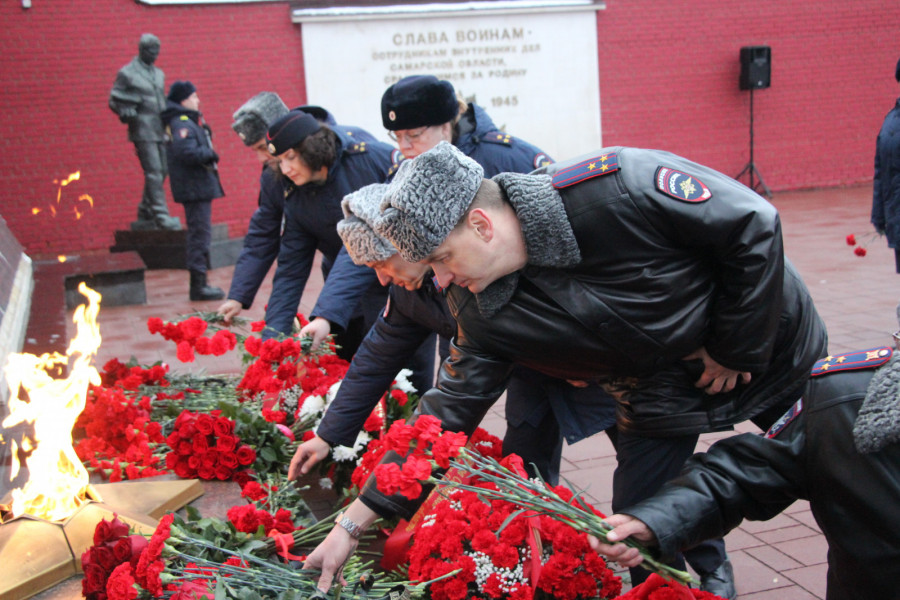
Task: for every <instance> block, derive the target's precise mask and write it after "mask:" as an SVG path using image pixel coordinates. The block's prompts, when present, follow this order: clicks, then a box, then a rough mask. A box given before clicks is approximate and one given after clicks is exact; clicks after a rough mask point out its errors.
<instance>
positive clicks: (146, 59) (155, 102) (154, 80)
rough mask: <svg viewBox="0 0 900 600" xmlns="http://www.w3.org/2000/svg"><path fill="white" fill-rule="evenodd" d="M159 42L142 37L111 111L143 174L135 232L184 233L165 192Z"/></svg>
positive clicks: (163, 101) (115, 89) (123, 73)
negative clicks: (124, 126)
mask: <svg viewBox="0 0 900 600" xmlns="http://www.w3.org/2000/svg"><path fill="white" fill-rule="evenodd" d="M159 47H160V43H159V38H158V37H156V36H155V35H153V34H152V33H145V34H144V35H142V36H141V40H140V43H139V44H138V55H137V56H135V57H134V58H133V59H132V60H131V62H130V63H128V64H127V65H125V66H124V67H122V68H121V69H119V73H118V74H117V75H116V81H115V83H114V84H113V88H112V91H111V92H110V94H109V108H110V109H112V111H113V112H114V113H116V114H117V115H119V120H120V121H122V122H123V123H125V124H127V125H128V139H129V140H131V141H132V142H133V143H134V148H135V151H136V153H137V156H138V160H140V161H141V168H142V169H143V170H144V194H143V197H142V198H141V202H140V204H138V215H137V221H134V222H133V223H132V224H131V229H133V230H144V229H176V230H177V229H181V222H180V221H179V220H178V218H177V217H172V216H170V215H169V209H168V207H167V206H166V194H165V191H164V190H163V181H165V178H166V175H167V171H166V149H165V134H164V133H163V125H162V120H161V119H160V116H159V115H160V113H161V112H162V111H163V109H165V107H166V96H165V91H164V81H165V75H163V72H162V70H161V69H159V67H155V66H153V63H154V62H155V61H156V57H158V56H159Z"/></svg>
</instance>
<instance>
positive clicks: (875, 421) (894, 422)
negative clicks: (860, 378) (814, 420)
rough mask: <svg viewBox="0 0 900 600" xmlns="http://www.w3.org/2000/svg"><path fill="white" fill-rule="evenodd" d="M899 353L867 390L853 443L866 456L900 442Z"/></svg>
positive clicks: (881, 369)
mask: <svg viewBox="0 0 900 600" xmlns="http://www.w3.org/2000/svg"><path fill="white" fill-rule="evenodd" d="M898 392H900V353H898V354H895V355H894V357H893V358H892V359H891V360H890V362H889V363H888V364H886V365H884V366H883V367H881V368H880V369H878V371H877V372H876V373H875V375H874V376H873V377H872V380H871V381H870V382H869V387H868V389H867V390H866V399H865V400H863V404H862V407H861V408H860V409H859V414H858V415H857V416H856V423H854V425H853V441H854V443H855V444H856V449H857V450H859V451H860V452H862V453H863V454H866V453H869V452H878V451H879V450H881V449H882V448H884V447H885V446H887V445H888V444H895V443H897V442H900V398H898Z"/></svg>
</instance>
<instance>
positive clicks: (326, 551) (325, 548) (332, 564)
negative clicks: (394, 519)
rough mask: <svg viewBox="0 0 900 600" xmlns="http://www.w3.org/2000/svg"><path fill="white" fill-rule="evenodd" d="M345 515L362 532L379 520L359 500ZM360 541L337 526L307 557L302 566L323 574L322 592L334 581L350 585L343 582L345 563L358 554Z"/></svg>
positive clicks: (318, 584) (319, 583) (320, 586)
mask: <svg viewBox="0 0 900 600" xmlns="http://www.w3.org/2000/svg"><path fill="white" fill-rule="evenodd" d="M343 514H344V516H345V517H346V518H348V519H350V520H351V521H353V522H354V523H356V524H357V525H359V526H360V527H362V528H363V530H365V529H368V528H369V527H371V526H372V524H373V523H374V522H375V521H376V520H377V519H378V515H377V514H376V513H375V511H373V510H372V509H370V508H369V507H367V506H366V505H365V504H363V503H362V501H360V499H359V498H357V499H356V500H354V501H353V502H351V503H350V505H349V506H348V507H347V510H345V511H344V513H343ZM358 544H359V542H358V541H357V540H356V539H354V538H353V537H352V536H351V535H350V533H349V532H348V531H347V530H346V529H344V528H343V527H341V526H340V525H335V526H334V527H333V528H332V529H331V532H330V533H329V534H328V537H326V538H325V539H324V540H322V543H321V544H319V545H318V546H316V549H315V550H313V551H312V553H311V554H310V555H309V556H308V557H307V559H306V562H304V563H303V568H304V569H319V570H320V571H322V575H321V576H320V577H319V581H318V583H317V584H316V585H317V586H318V588H319V589H320V590H322V591H323V592H327V591H328V590H329V589H330V588H331V584H332V582H333V581H334V580H335V579H337V580H338V581H339V582H341V584H342V585H347V582H346V580H345V579H344V573H343V571H344V564H346V562H347V560H348V559H349V558H350V557H351V556H352V555H353V553H354V552H355V551H356V546H357V545H358Z"/></svg>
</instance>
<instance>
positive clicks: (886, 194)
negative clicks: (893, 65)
mask: <svg viewBox="0 0 900 600" xmlns="http://www.w3.org/2000/svg"><path fill="white" fill-rule="evenodd" d="M872 188H873V194H872V225H874V226H875V229H877V230H878V231H884V233H885V235H886V236H887V239H888V246H890V247H891V248H900V99H898V100H897V104H896V105H895V106H894V108H893V109H892V110H891V112H889V113H888V114H887V116H885V118H884V123H883V124H882V125H881V131H880V132H879V134H878V141H877V146H876V151H875V177H874V180H873V182H872ZM898 268H900V266H898Z"/></svg>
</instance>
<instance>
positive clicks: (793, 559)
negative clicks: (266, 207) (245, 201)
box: [70, 186, 900, 600]
mask: <svg viewBox="0 0 900 600" xmlns="http://www.w3.org/2000/svg"><path fill="white" fill-rule="evenodd" d="M870 202H871V187H870V186H858V187H851V188H837V189H827V190H814V191H799V192H780V193H777V194H776V195H775V197H774V199H773V203H774V204H775V205H776V206H777V207H778V209H779V211H780V213H781V216H782V223H783V231H784V238H785V248H786V252H787V255H788V257H789V258H790V259H791V260H792V261H793V262H794V264H795V265H796V266H797V268H798V270H799V271H800V273H801V275H802V276H803V278H804V280H805V281H806V283H807V285H808V286H809V288H810V292H811V294H812V296H813V298H814V300H815V302H816V306H817V308H818V309H819V312H820V313H821V315H822V317H823V318H824V320H825V322H826V324H827V326H828V329H829V336H830V351H831V352H832V353H835V352H841V351H847V350H851V349H858V348H867V347H870V346H877V345H886V344H889V343H890V340H891V332H893V331H894V330H896V329H897V317H896V314H895V307H896V306H897V303H898V301H900V276H898V275H897V274H896V273H895V269H894V260H893V252H892V251H890V250H889V249H887V247H886V243H885V241H884V240H875V241H873V242H872V243H871V244H870V245H869V246H868V248H867V249H868V255H867V256H865V257H863V258H860V257H857V256H855V255H854V254H853V251H852V249H851V248H850V247H849V246H847V245H846V244H845V242H844V238H845V237H846V235H847V234H849V233H855V234H856V235H857V238H859V239H862V236H861V235H860V234H862V233H865V232H869V231H871V225H869V210H870ZM314 271H315V272H316V273H318V269H317V268H316V269H315V270H314ZM231 273H232V267H225V268H221V269H216V270H214V271H212V272H211V273H210V276H209V279H210V281H211V283H212V284H214V285H219V286H221V287H223V288H227V287H228V283H229V282H230V279H231ZM146 285H147V297H148V303H147V305H145V306H132V307H111V308H106V309H101V311H100V327H101V329H100V331H101V334H102V335H103V338H104V342H103V346H102V347H101V350H100V352H99V354H98V359H97V362H98V364H100V365H102V364H103V362H105V360H107V359H109V358H113V357H117V358H120V359H123V360H124V359H127V358H128V357H130V356H132V355H133V356H135V357H136V358H137V359H138V360H139V361H140V362H142V363H152V362H154V361H156V360H165V361H167V362H169V363H170V364H171V365H173V368H175V369H177V370H180V371H187V370H192V371H199V370H205V371H206V372H210V373H221V372H234V371H236V370H237V369H239V368H240V365H239V364H238V363H237V361H233V362H228V361H223V360H222V359H207V358H199V359H198V360H197V362H195V363H191V364H190V365H179V364H178V363H177V361H176V359H175V349H174V346H172V345H171V344H170V343H168V342H164V341H163V340H162V339H161V338H159V337H158V336H151V335H150V334H149V333H147V330H146V325H145V324H146V319H147V317H150V316H158V317H161V318H163V319H171V318H173V317H175V316H176V315H177V314H184V313H187V312H190V311H191V310H198V309H199V310H214V308H215V306H216V305H217V303H215V302H206V303H196V302H188V300H187V296H188V277H187V273H185V272H182V271H147V274H146ZM320 288H321V279H320V278H318V275H316V276H314V277H313V279H312V280H311V282H310V284H309V285H308V286H307V291H306V293H305V294H304V296H303V300H302V302H301V306H300V310H301V312H308V311H309V310H310V308H311V307H312V305H313V303H314V301H315V298H316V296H317V294H318V292H319V290H320ZM270 289H271V274H270V276H269V277H268V278H267V279H266V281H265V283H264V284H263V288H262V290H261V291H260V295H259V298H260V299H261V300H259V301H257V303H256V304H255V305H254V307H253V308H252V309H250V310H249V311H246V313H245V316H248V317H250V318H252V319H258V318H261V316H262V314H263V304H264V301H265V298H267V297H268V293H269V291H270ZM70 328H71V326H70ZM176 365H177V366H176ZM502 410H503V408H502V403H500V404H498V405H497V406H495V407H494V408H493V409H492V411H491V412H490V413H489V415H488V417H487V419H486V420H485V422H484V425H485V427H486V428H487V429H488V430H490V431H492V432H493V433H496V434H500V435H502V431H503V426H504V424H503V418H502ZM737 430H738V431H739V432H745V431H755V428H754V427H753V426H752V425H741V426H739V427H738V428H737ZM727 435H729V434H728V433H724V434H722V433H720V434H710V435H705V436H702V438H701V441H700V445H699V446H700V449H702V448H705V447H708V446H709V444H711V443H712V442H713V441H715V440H716V439H718V438H721V437H723V436H727ZM614 466H615V458H614V453H613V451H612V447H611V445H610V444H609V442H608V440H606V438H605V436H603V435H602V434H601V435H598V436H595V437H593V438H590V439H588V440H584V441H582V442H580V443H578V444H576V445H574V446H567V447H566V448H565V450H564V465H563V474H564V477H566V478H567V479H569V480H570V481H571V482H572V483H573V484H574V485H576V486H579V487H582V488H586V489H587V494H588V495H589V496H590V497H592V498H593V499H594V501H595V502H596V503H597V505H598V506H599V507H600V509H601V510H606V511H608V510H609V509H610V499H611V491H610V490H611V480H612V471H613V468H614ZM726 540H727V545H728V549H729V553H730V555H731V558H732V561H733V563H734V565H735V573H736V579H737V588H738V593H739V596H740V598H742V600H807V599H814V598H824V595H825V553H826V544H825V541H824V538H823V536H822V535H821V533H820V531H819V529H818V527H817V526H816V524H815V521H814V520H813V518H812V515H811V513H810V511H809V506H808V504H807V503H805V502H797V503H795V504H794V505H793V506H791V507H790V508H789V509H788V510H787V511H785V513H783V514H782V515H779V516H778V517H776V518H775V519H772V520H771V521H767V522H746V523H744V524H743V525H741V526H740V527H739V528H738V529H736V530H735V531H733V532H732V533H731V534H729V535H728V537H727V538H726Z"/></svg>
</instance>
